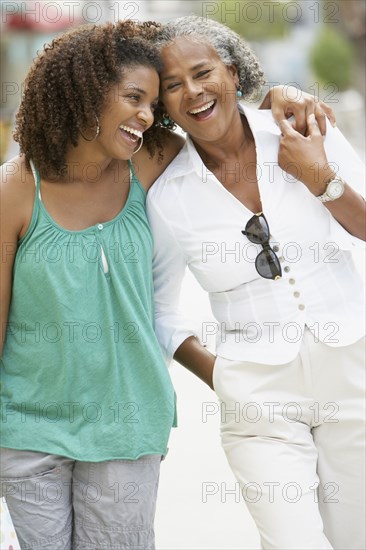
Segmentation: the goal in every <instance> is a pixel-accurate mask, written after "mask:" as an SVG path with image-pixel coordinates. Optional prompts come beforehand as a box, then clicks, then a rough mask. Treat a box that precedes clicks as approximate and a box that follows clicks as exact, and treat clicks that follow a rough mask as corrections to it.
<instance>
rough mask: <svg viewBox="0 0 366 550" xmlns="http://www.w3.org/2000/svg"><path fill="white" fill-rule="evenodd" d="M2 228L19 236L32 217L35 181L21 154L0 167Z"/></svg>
mask: <svg viewBox="0 0 366 550" xmlns="http://www.w3.org/2000/svg"><path fill="white" fill-rule="evenodd" d="M0 193H1V218H2V220H3V222H4V223H3V224H2V226H3V227H2V229H3V230H4V231H6V233H8V234H12V235H15V234H16V235H17V237H18V238H20V237H21V236H22V235H23V234H24V233H25V230H26V229H27V227H28V225H29V222H30V219H31V217H32V210H33V203H34V196H35V183H34V178H33V174H32V172H31V170H29V168H27V166H26V163H25V159H24V157H22V156H18V157H14V158H13V159H11V160H9V161H7V162H5V163H4V164H3V165H2V166H1V167H0Z"/></svg>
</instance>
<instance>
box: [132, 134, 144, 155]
mask: <svg viewBox="0 0 366 550" xmlns="http://www.w3.org/2000/svg"><path fill="white" fill-rule="evenodd" d="M140 139H141V143H140V145H139V146H138V147H137V149H135V151H134V152H133V153H132V154H133V155H135V154H136V153H138V152H139V151H140V149H141V147H142V145H143V143H144V135H142V136H141V138H140Z"/></svg>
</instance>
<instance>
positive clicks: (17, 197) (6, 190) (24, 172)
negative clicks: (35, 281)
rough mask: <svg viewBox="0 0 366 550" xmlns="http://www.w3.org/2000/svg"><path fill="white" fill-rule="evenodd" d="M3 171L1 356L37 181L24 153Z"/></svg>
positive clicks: (0, 186) (0, 180) (0, 191)
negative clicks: (16, 266) (18, 255)
mask: <svg viewBox="0 0 366 550" xmlns="http://www.w3.org/2000/svg"><path fill="white" fill-rule="evenodd" d="M0 174H1V175H0V199H1V200H0V240H1V262H0V263H1V266H0V270H1V271H0V278H1V296H0V298H1V300H0V302H1V305H0V322H1V338H0V356H1V355H2V349H3V344H4V340H5V335H6V324H7V320H8V311H9V304H10V299H11V291H12V277H13V265H14V259H15V255H16V252H17V248H18V240H19V239H20V238H21V237H22V236H23V235H24V234H25V232H26V230H27V228H28V225H29V223H30V220H31V217H32V209H33V202H34V194H35V185H34V180H33V176H32V173H31V172H30V170H28V169H27V168H26V166H25V161H24V159H23V158H21V157H15V158H13V159H12V160H9V161H8V162H6V163H5V164H3V165H2V166H1V167H0Z"/></svg>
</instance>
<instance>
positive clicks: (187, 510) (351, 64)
mask: <svg viewBox="0 0 366 550" xmlns="http://www.w3.org/2000/svg"><path fill="white" fill-rule="evenodd" d="M192 13H195V14H198V15H201V16H203V17H210V18H214V19H217V20H219V21H221V22H222V23H224V24H226V25H229V26H230V27H232V28H233V29H235V30H236V31H237V32H238V33H240V34H242V35H243V36H244V37H245V38H246V39H247V40H248V41H249V42H250V43H251V46H252V47H253V49H254V51H255V52H256V54H257V56H258V57H259V59H260V61H261V63H262V66H263V68H264V70H265V75H266V79H267V83H266V85H265V87H264V89H263V92H266V91H267V90H268V88H269V87H270V86H272V85H274V84H276V83H281V84H289V83H291V84H292V85H295V86H297V87H299V88H301V89H303V90H305V91H308V92H310V93H311V94H314V95H316V96H318V97H320V98H322V99H323V100H324V101H325V102H326V103H328V104H329V105H330V106H331V107H332V108H333V110H334V112H335V114H336V117H337V123H338V126H339V127H340V129H341V131H342V132H343V133H344V134H345V135H346V137H347V138H348V139H349V141H350V142H351V143H352V145H353V146H354V148H355V149H356V151H357V152H358V154H359V156H360V157H361V158H363V159H364V158H365V88H366V87H365V14H366V2H365V1H364V0H334V1H323V0H297V1H291V2H290V1H287V0H273V1H272V0H266V1H264V0H263V1H258V0H257V1H250V0H242V1H231V0H230V1H226V2H225V1H198V0H196V1H192V0H184V1H182V0H180V1H179V0H145V1H116V0H110V1H107V0H106V1H88V0H68V1H48V0H45V1H22V2H20V1H19V2H10V1H7V0H1V38H0V60H1V105H0V130H1V147H0V159H1V162H4V161H5V160H7V159H9V158H11V157H12V156H14V155H15V154H17V146H16V144H14V143H13V142H12V138H11V134H12V128H13V121H14V115H15V112H16V110H17V108H18V105H19V102H20V98H21V91H22V81H23V79H24V76H25V74H26V72H27V70H28V68H29V66H30V64H31V62H32V59H33V58H34V56H35V54H36V52H37V50H39V49H41V48H42V47H43V45H44V44H45V43H48V42H49V41H50V40H52V38H53V37H54V36H56V35H57V34H59V33H61V32H64V31H65V30H67V29H68V28H70V27H72V26H76V25H79V24H82V23H102V22H105V21H116V20H117V19H139V20H148V19H153V20H158V21H161V22H164V21H167V20H168V19H171V18H173V17H176V16H181V15H186V14H192ZM360 265H361V260H360ZM182 309H183V310H184V311H185V313H186V314H187V316H188V317H190V318H191V319H192V323H193V324H194V325H196V326H199V325H201V324H202V323H204V322H210V321H212V315H211V312H210V308H209V305H208V301H207V298H206V296H205V295H204V294H203V292H202V291H201V290H200V289H199V287H198V286H197V284H196V283H195V281H194V280H193V278H192V276H190V275H189V274H188V275H187V277H186V279H185V283H184V288H183V291H182ZM210 345H211V343H210V342H209V346H210ZM170 372H171V375H172V378H173V382H174V385H175V388H176V391H177V395H178V417H179V429H176V430H173V434H172V437H171V442H170V451H169V454H168V457H167V458H166V460H165V461H164V462H163V465H162V472H161V484H160V492H159V500H158V509H157V520H156V537H157V548H158V549H160V550H180V549H181V550H199V549H207V550H208V549H210V550H214V549H217V550H219V549H222V550H226V549H230V550H231V549H252V550H255V549H259V548H260V546H259V540H258V536H257V533H256V529H255V527H254V524H253V522H252V520H251V518H250V516H249V514H248V512H247V510H246V507H245V503H244V500H243V497H242V495H241V494H240V492H239V488H238V486H237V484H236V483H235V480H234V478H233V476H232V474H231V472H230V470H229V468H228V466H227V464H226V460H225V457H224V454H223V451H222V450H221V447H220V441H219V435H218V432H219V423H220V415H219V412H218V403H217V400H216V397H215V394H214V393H213V392H211V391H210V390H209V389H208V388H206V387H205V386H204V385H203V384H202V383H201V382H200V381H198V380H196V379H195V378H194V377H193V376H192V375H191V374H190V373H188V372H186V371H185V370H184V369H183V368H182V367H180V366H178V365H177V364H175V363H173V365H172V366H171V369H170ZM101 444H102V437H101Z"/></svg>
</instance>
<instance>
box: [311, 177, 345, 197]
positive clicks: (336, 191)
mask: <svg viewBox="0 0 366 550" xmlns="http://www.w3.org/2000/svg"><path fill="white" fill-rule="evenodd" d="M343 193H344V181H343V180H342V178H339V177H338V176H336V177H335V178H334V179H332V180H330V181H328V183H327V187H326V188H325V192H324V193H323V194H322V195H319V196H318V197H317V198H318V199H319V200H320V201H321V202H328V201H335V200H336V199H339V198H340V197H341V196H342V195H343Z"/></svg>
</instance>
